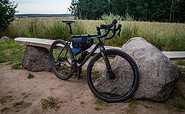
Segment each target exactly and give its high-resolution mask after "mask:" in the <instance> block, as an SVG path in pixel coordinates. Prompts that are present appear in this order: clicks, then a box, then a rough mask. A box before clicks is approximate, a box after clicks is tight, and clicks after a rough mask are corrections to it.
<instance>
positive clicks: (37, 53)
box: [22, 45, 51, 71]
mask: <svg viewBox="0 0 185 114" xmlns="http://www.w3.org/2000/svg"><path fill="white" fill-rule="evenodd" d="M22 65H23V67H24V68H25V69H27V70H29V71H50V69H51V65H50V62H49V50H48V49H46V48H42V47H36V46H29V45H28V46H27V47H26V49H25V53H24V57H23V61H22Z"/></svg>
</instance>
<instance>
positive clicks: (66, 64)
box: [49, 40, 74, 80]
mask: <svg viewBox="0 0 185 114" xmlns="http://www.w3.org/2000/svg"><path fill="white" fill-rule="evenodd" d="M49 57H50V63H51V68H52V71H53V73H54V74H55V75H56V76H57V77H58V78H60V79H62V80H67V79H69V78H70V77H71V76H72V75H73V73H72V60H74V56H73V53H72V51H71V48H70V47H69V45H68V44H66V42H65V41H63V40H56V41H54V42H53V43H52V45H51V48H50V53H49Z"/></svg>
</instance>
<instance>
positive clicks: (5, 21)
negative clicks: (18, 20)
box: [0, 0, 17, 30]
mask: <svg viewBox="0 0 185 114" xmlns="http://www.w3.org/2000/svg"><path fill="white" fill-rule="evenodd" d="M16 8H17V4H14V2H10V1H9V0H0V30H3V29H6V28H7V27H8V26H9V25H10V23H11V22H12V21H13V20H14V17H15V12H16V11H15V9H16Z"/></svg>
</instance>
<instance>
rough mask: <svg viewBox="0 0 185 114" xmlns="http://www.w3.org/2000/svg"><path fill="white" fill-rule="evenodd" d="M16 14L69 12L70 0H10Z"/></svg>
mask: <svg viewBox="0 0 185 114" xmlns="http://www.w3.org/2000/svg"><path fill="white" fill-rule="evenodd" d="M12 1H14V2H15V4H18V6H17V8H16V11H18V12H16V14H70V12H69V10H68V8H69V7H70V4H71V0H52V1H51V0H12Z"/></svg>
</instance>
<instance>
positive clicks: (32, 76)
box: [27, 73, 35, 79]
mask: <svg viewBox="0 0 185 114" xmlns="http://www.w3.org/2000/svg"><path fill="white" fill-rule="evenodd" d="M27 78H28V79H32V78H35V76H34V75H33V74H31V73H29V74H28V76H27Z"/></svg>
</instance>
